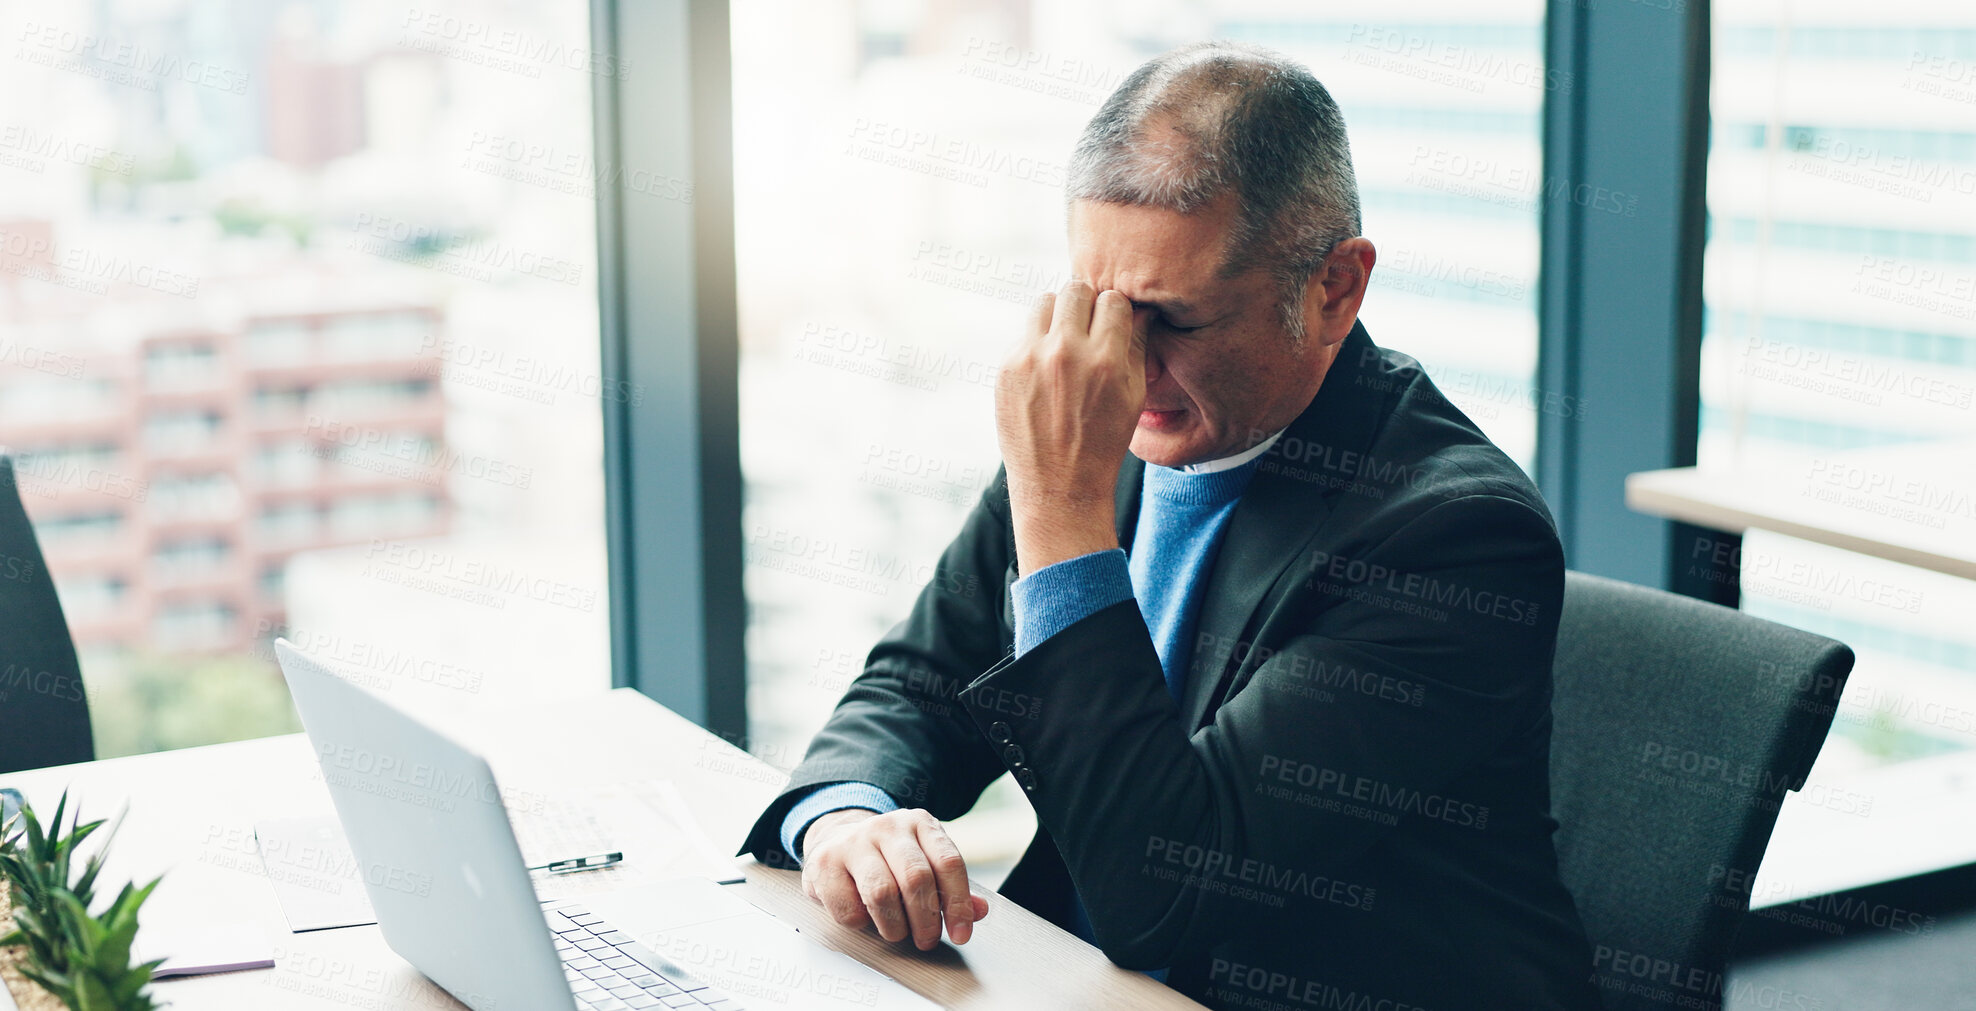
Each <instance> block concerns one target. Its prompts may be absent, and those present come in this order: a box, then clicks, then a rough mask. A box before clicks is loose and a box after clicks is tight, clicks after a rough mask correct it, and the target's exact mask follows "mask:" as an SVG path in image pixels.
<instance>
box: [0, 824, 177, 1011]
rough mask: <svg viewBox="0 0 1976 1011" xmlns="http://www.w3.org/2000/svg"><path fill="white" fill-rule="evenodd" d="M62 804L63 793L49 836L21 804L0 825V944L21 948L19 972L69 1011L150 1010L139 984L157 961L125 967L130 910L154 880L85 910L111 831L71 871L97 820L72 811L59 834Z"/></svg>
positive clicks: (132, 929)
mask: <svg viewBox="0 0 1976 1011" xmlns="http://www.w3.org/2000/svg"><path fill="white" fill-rule="evenodd" d="M68 803H69V798H68V794H67V793H64V794H63V795H62V799H61V802H60V803H58V804H56V805H55V817H54V820H53V821H52V822H50V824H49V829H50V831H44V830H43V828H42V825H41V821H40V819H39V818H38V817H36V815H35V813H34V810H33V809H32V808H31V807H29V806H26V805H23V806H22V807H21V809H20V812H19V814H18V815H17V816H16V818H15V819H14V821H13V822H11V823H9V824H8V825H6V826H0V878H5V880H6V882H7V884H8V886H9V890H10V893H11V894H10V898H11V900H12V905H13V921H14V929H13V930H12V931H10V932H9V933H7V934H6V936H4V937H0V947H10V946H18V947H23V948H25V950H26V958H24V959H22V960H21V961H20V963H19V965H18V966H17V968H18V969H19V971H20V973H21V975H22V976H24V977H26V978H27V979H29V980H32V981H33V982H34V983H36V984H37V985H39V986H40V987H41V988H42V989H44V990H47V991H48V992H49V993H51V994H53V995H54V996H55V997H57V998H59V999H60V1000H61V1002H62V1003H63V1004H66V1005H67V1006H68V1007H69V1008H70V1009H71V1011H152V1009H154V1008H156V1007H157V1005H156V1004H155V1003H153V1002H152V1000H151V997H150V995H149V994H148V993H147V992H146V991H145V987H146V986H148V985H149V984H150V982H151V972H152V970H153V969H156V968H157V967H158V964H159V961H162V959H161V960H159V961H152V962H145V963H142V964H139V965H132V964H130V947H131V942H132V941H134V940H135V939H136V937H137V911H138V907H140V906H142V905H143V904H144V900H145V899H147V898H149V897H150V895H151V890H152V889H154V888H156V887H157V886H158V882H157V880H155V879H154V880H153V881H152V882H151V883H150V884H147V885H144V886H142V887H138V886H136V885H125V886H123V888H122V889H121V890H119V891H118V892H117V897H116V898H115V899H113V900H111V902H110V905H109V907H108V908H106V909H104V910H103V911H102V912H101V913H97V914H92V913H90V911H89V907H90V904H91V903H92V902H93V901H94V899H95V888H96V879H97V876H98V875H99V874H100V873H101V872H102V869H103V860H104V858H105V856H106V855H107V854H108V852H109V848H110V839H111V837H113V836H114V835H115V829H114V828H112V829H111V830H110V832H108V833H106V834H105V836H104V839H103V844H102V845H101V846H99V847H97V849H96V852H95V853H94V854H93V855H91V856H90V857H89V859H88V860H87V861H85V862H84V863H83V865H82V867H81V868H80V872H79V873H73V874H72V872H73V871H75V867H74V858H75V853H76V849H77V847H78V846H80V845H81V843H82V842H83V840H85V839H87V838H89V836H90V835H91V834H93V833H94V832H96V831H97V830H98V829H100V828H102V827H103V822H102V821H101V820H97V821H92V822H87V823H84V822H83V821H82V816H81V813H80V812H77V813H76V814H75V815H74V816H73V817H72V818H71V819H70V822H69V829H68V831H67V832H64V831H63V830H62V824H63V816H64V814H65V813H67V809H68Z"/></svg>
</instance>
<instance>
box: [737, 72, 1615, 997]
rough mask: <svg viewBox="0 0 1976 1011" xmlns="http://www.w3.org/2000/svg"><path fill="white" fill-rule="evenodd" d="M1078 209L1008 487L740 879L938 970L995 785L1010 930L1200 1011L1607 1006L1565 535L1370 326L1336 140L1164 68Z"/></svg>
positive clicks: (1310, 118) (1024, 394) (1093, 165)
mask: <svg viewBox="0 0 1976 1011" xmlns="http://www.w3.org/2000/svg"><path fill="white" fill-rule="evenodd" d="M1069 175H1070V178H1069V239H1070V257H1071V266H1072V272H1073V276H1074V277H1075V278H1076V280H1074V281H1072V282H1071V283H1069V284H1067V285H1065V286H1064V288H1063V289H1062V290H1061V291H1059V292H1056V293H1055V294H1054V295H1052V296H1048V297H1045V298H1044V299H1043V300H1042V301H1041V303H1040V305H1039V306H1038V307H1037V309H1036V311H1035V312H1034V314H1033V316H1032V317H1031V318H1030V319H1029V320H1028V325H1027V329H1026V332H1024V333H1023V334H1021V335H1020V340H1019V341H1018V346H1017V348H1016V350H1015V351H1014V352H1013V354H1012V355H1011V356H1010V358H1009V360H1008V362H1007V363H1006V365H1005V367H1004V369H1003V372H1002V374H1001V379H1000V381H999V384H998V386H997V389H996V396H995V409H996V425H997V430H998V433H999V438H1000V445H1001V452H1002V461H1003V467H1002V469H1001V471H1000V472H999V473H998V474H997V476H996V479H995V480H994V482H993V483H992V484H991V485H990V487H989V488H988V489H987V490H986V491H985V493H984V494H983V495H982V498H981V501H980V502H979V504H978V505H976V507H975V508H974V510H973V512H972V513H971V514H970V515H969V516H968V518H967V521H966V523H965V525H964V526H963V527H962V529H961V532H960V534H959V536H957V537H956V538H955V539H954V541H953V543H952V544H951V545H950V546H949V547H948V548H947V550H946V552H945V554H944V555H943V556H942V558H941V560H940V562H939V565H938V568H937V570H936V572H935V574H934V577H933V579H932V580H931V582H930V583H929V584H928V586H927V587H926V588H925V590H924V591H922V593H921V594H920V596H919V598H918V600H917V602H916V603H915V605H914V607H913V610H912V613H911V614H910V615H908V616H907V618H906V619H905V621H904V622H902V623H901V624H899V625H898V626H897V627H895V628H894V629H892V631H891V632H890V633H888V634H887V635H886V636H885V637H884V638H883V639H882V640H881V641H880V642H879V643H878V644H877V645H876V646H875V647H874V648H873V649H872V651H871V654H870V656H869V658H868V659H867V661H866V664H865V670H864V673H863V674H862V675H861V676H860V677H859V678H858V679H857V681H856V682H855V683H853V684H852V686H851V687H850V689H849V690H848V691H847V692H846V693H845V695H844V698H843V700H842V701H841V702H839V704H838V706H837V708H836V710H835V711H834V712H833V714H832V715H831V717H830V719H829V721H828V723H827V724H826V725H825V726H824V728H823V729H822V730H821V731H820V732H819V733H818V734H817V737H816V739H815V741H814V742H813V743H812V744H811V746H810V749H809V752H808V754H807V755H806V757H805V758H804V760H803V762H802V764H800V765H799V766H798V767H797V768H796V770H795V771H794V773H793V774H792V776H791V777H790V782H789V786H788V789H787V791H786V792H784V793H783V794H782V796H781V797H779V798H778V799H777V800H776V801H775V802H774V803H773V804H771V805H770V806H769V808H768V810H767V811H766V812H764V813H763V815H762V817H761V819H760V820H759V821H758V822H757V823H756V825H755V827H754V829H753V830H752V832H751V833H750V836H749V838H748V840H747V842H746V845H745V849H746V850H747V851H750V852H753V853H754V854H755V855H756V856H757V857H758V858H760V859H762V860H764V861H766V862H769V863H773V864H779V865H782V866H796V865H800V866H801V867H802V870H803V887H804V890H805V891H806V892H807V893H808V894H809V895H810V896H812V897H814V898H815V899H816V900H818V901H819V902H821V903H823V904H824V905H825V906H826V907H827V908H828V909H829V910H830V912H831V913H832V914H833V915H834V916H835V918H836V919H837V920H838V921H839V922H842V923H846V924H865V923H869V924H871V925H873V926H874V927H875V928H876V930H877V931H878V933H879V934H880V935H881V936H883V937H885V938H887V939H888V940H892V941H903V940H904V939H906V938H908V937H910V938H912V939H913V941H914V942H915V943H916V944H917V945H918V946H919V947H920V948H930V947H932V946H933V945H935V944H937V943H938V941H939V938H940V933H941V930H942V928H943V927H944V928H945V930H946V932H947V935H948V937H949V938H950V939H951V940H952V941H953V942H954V943H956V944H960V943H965V942H966V941H967V940H968V938H969V937H970V936H971V934H972V932H973V930H974V929H975V921H977V920H980V919H982V918H983V917H984V916H985V915H986V913H987V908H988V907H987V903H986V900H985V899H983V898H980V897H977V896H972V895H970V894H969V892H968V888H967V881H966V868H965V865H964V863H963V861H962V858H961V855H960V853H959V851H958V850H957V849H956V848H955V846H954V844H953V842H952V841H951V840H950V839H949V838H948V837H947V835H946V833H945V832H944V831H943V829H942V828H941V820H942V819H948V818H953V817H956V816H958V815H960V814H962V813H963V812H965V811H967V810H968V808H969V807H971V806H972V805H973V804H974V802H975V800H976V798H977V797H978V796H979V795H980V792H981V791H982V789H984V788H985V787H986V786H987V785H988V784H989V782H991V781H992V780H994V779H995V778H996V777H998V776H1000V775H1002V774H1003V773H1004V772H1007V773H1010V774H1012V775H1013V776H1014V778H1015V781H1016V782H1017V783H1018V784H1020V786H1021V788H1022V790H1023V791H1024V793H1025V794H1026V796H1027V797H1028V799H1029V801H1030V803H1031V804H1032V805H1033V806H1034V807H1035V809H1036V815H1037V820H1038V822H1039V824H1040V829H1039V831H1038V832H1037V835H1036V838H1035V840H1034V841H1033V842H1032V843H1031V845H1030V847H1029V849H1028V851H1027V852H1026V853H1025V854H1024V856H1023V857H1022V860H1021V862H1020V863H1018V864H1017V866H1016V867H1015V869H1014V870H1013V871H1012V872H1011V873H1010V874H1009V876H1008V879H1007V881H1006V882H1005V883H1004V885H1003V886H1002V889H1001V892H1002V894H1003V895H1004V896H1006V897H1007V898H1009V899H1011V900H1013V901H1015V902H1018V903H1020V904H1022V905H1023V906H1025V907H1027V908H1029V909H1031V910H1033V911H1035V912H1036V913H1038V914H1040V915H1042V916H1045V917H1047V918H1049V919H1050V920H1052V921H1054V922H1055V923H1057V924H1059V925H1060V926H1063V927H1064V928H1065V929H1067V930H1070V931H1072V932H1074V933H1077V934H1079V935H1080V936H1083V937H1085V938H1087V939H1089V940H1091V941H1093V942H1094V943H1095V944H1097V945H1098V946H1099V947H1100V948H1102V949H1103V951H1104V952H1105V954H1106V955H1107V956H1108V957H1110V958H1111V959H1112V960H1113V961H1114V962H1116V963H1118V964H1119V965H1121V966H1125V967H1127V968H1132V969H1140V970H1144V971H1147V972H1150V973H1153V974H1154V975H1156V976H1157V977H1159V978H1161V979H1163V980H1165V981H1166V982H1167V984H1168V985H1170V986H1172V987H1174V988H1175V989H1178V990H1180V991H1181V992H1183V993H1185V994H1187V995H1188V996H1190V997H1193V998H1194V999H1196V1000H1199V1001H1201V1002H1203V1003H1205V1004H1208V1005H1210V1006H1214V1007H1228V1008H1234V1007H1282V1008H1298V1007H1315V1008H1361V1007H1363V1008H1368V1009H1382V1011H1393V1009H1406V1008H1426V1009H1432V1011H1443V1009H1459V1008H1517V1009H1531V1008H1570V1009H1584V1008H1592V1007H1596V1006H1597V997H1596V995H1595V992H1594V991H1593V989H1592V987H1591V984H1590V982H1589V978H1590V975H1591V956H1590V949H1589V945H1588V944H1587V942H1586V939H1585V936H1584V931H1583V928H1582V927H1581V925H1580V923H1579V921H1578V917H1577V913H1576V911H1575V910H1574V908H1573V906H1572V901H1571V897H1570V895H1569V894H1568V893H1567V892H1566V891H1565V890H1564V888H1563V886H1562V885H1561V884H1560V882H1559V879H1558V874H1557V861H1556V857H1555V854H1554V851H1553V848H1552V844H1551V835H1552V832H1553V831H1554V830H1555V828H1556V824H1555V822H1554V821H1552V819H1551V818H1550V815H1549V803H1550V800H1549V779H1548V761H1549V748H1550V726H1551V716H1550V692H1551V682H1550V665H1551V656H1552V651H1553V648H1554V645H1555V639H1556V630H1557V618H1558V607H1559V603H1560V601H1561V598H1562V595H1563V581H1564V570H1563V559H1562V554H1561V551H1560V548H1559V544H1558V539H1557V535H1556V531H1555V529H1554V527H1553V525H1552V522H1551V519H1550V515H1549V513H1548V512H1547V511H1546V509H1545V507H1544V504H1543V502H1542V500H1541V498H1540V497H1539V496H1538V494H1537V491H1536V490H1535V489H1534V488H1533V487H1532V486H1531V484H1530V482H1529V480H1528V479H1527V478H1526V477H1525V476H1524V475H1523V473H1522V472H1521V471H1520V470H1519V469H1518V468H1517V467H1516V465H1515V464H1514V463H1512V462H1511V461H1510V460H1509V459H1508V458H1507V457H1505V456H1504V455H1503V454H1502V453H1501V452H1500V451H1499V450H1498V449H1497V448H1496V447H1495V446H1494V445H1492V444H1491V443H1490V442H1489V440H1488V439H1487V438H1486V437H1485V436H1483V434H1482V433H1481V432H1480V431H1479V430H1478V429H1477V428H1476V427H1475V425H1474V424H1473V423H1471V422H1470V421H1469V419H1468V418H1467V417H1465V416H1463V414H1462V413H1461V412H1460V411H1459V410H1458V409H1456V408H1455V407H1454V406H1452V405H1451V404H1450V403H1449V402H1448V401H1447V399H1446V398H1445V397H1443V396H1442V395H1441V394H1440V393H1439V392H1438V391H1437V390H1436V389H1435V387H1434V384H1433V383H1432V381H1430V380H1429V378H1428V377H1427V376H1426V375H1425V374H1424V373H1423V372H1422V371H1421V369H1420V367H1419V365H1418V363H1416V362H1415V361H1414V360H1413V359H1411V358H1409V357H1407V356H1405V355H1403V354H1399V353H1397V352H1394V351H1389V350H1385V349H1382V348H1380V347H1378V346H1377V345H1375V344H1374V343H1373V342H1372V338H1371V336H1370V335H1369V334H1368V333H1367V331H1366V329H1365V328H1364V326H1363V325H1361V323H1360V322H1359V320H1358V309H1359V305H1360V302H1361V300H1362V299H1363V297H1364V295H1365V291H1366V285H1367V283H1368V281H1369V279H1370V277H1371V274H1372V268H1373V264H1374V261H1375V253H1374V249H1373V246H1372V244H1371V243H1370V242H1369V241H1367V240H1366V239H1365V238H1363V237H1361V236H1360V235H1359V231H1360V224H1359V213H1358V192H1357V184H1356V182H1355V179H1354V176H1353V173H1352V167H1351V158H1350V152H1349V150H1348V147H1347V144H1346V137H1345V129H1344V124H1343V122H1342V120H1341V118H1340V116H1339V113H1338V110H1337V107H1336V105H1335V104H1333V102H1332V100H1331V98H1330V96H1329V95H1328V94H1327V93H1326V92H1325V90H1324V88H1323V87H1322V86H1320V85H1319V84H1318V82H1317V81H1316V80H1315V79H1313V78H1312V77H1311V76H1310V74H1309V73H1308V72H1307V71H1305V70H1303V69H1302V68H1301V67H1299V66H1298V65H1296V64H1294V63H1291V62H1289V61H1286V60H1284V59H1282V58H1280V57H1277V56H1274V55H1273V54H1270V53H1267V52H1265V51H1261V50H1255V49H1250V48H1247V47H1240V46H1233V45H1227V44H1204V45H1199V46H1193V47H1188V48H1185V49H1181V50H1176V51H1174V52H1170V53H1167V54H1165V55H1162V56H1160V57H1157V58H1155V59H1153V60H1152V61H1150V62H1149V63H1147V64H1146V65H1145V66H1143V67H1141V68H1139V69H1138V70H1137V71H1136V72H1135V73H1133V74H1132V75H1131V76H1130V77H1129V78H1127V79H1126V80H1125V81H1124V82H1123V83H1122V84H1121V85H1120V86H1119V88H1118V90H1117V91H1116V92H1115V93H1114V94H1113V95H1111V96H1110V98H1109V99H1108V100H1107V101H1106V102H1105V104H1104V106H1103V107H1102V108H1101V109H1100V110H1099V112H1098V113H1097V115H1096V116H1095V117H1094V118H1093V119H1092V121H1091V123H1090V125H1089V126H1088V127H1087V128H1086V129H1085V132H1084V134H1083V136H1082V138H1081V139H1080V140H1079V142H1078V145H1077V148H1076V150H1075V153H1074V155H1073V158H1072V162H1071V171H1070V174H1069ZM974 588H980V589H979V592H969V591H970V590H972V589H974ZM989 929H992V928H989Z"/></svg>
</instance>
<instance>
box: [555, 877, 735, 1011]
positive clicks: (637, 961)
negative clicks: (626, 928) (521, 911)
mask: <svg viewBox="0 0 1976 1011" xmlns="http://www.w3.org/2000/svg"><path fill="white" fill-rule="evenodd" d="M542 916H543V918H544V919H546V920H548V921H549V930H550V932H551V933H553V934H555V935H556V954H557V955H559V956H561V957H562V960H563V975H565V976H568V977H569V985H570V992H571V993H574V994H575V995H576V1006H577V1008H578V1009H579V1011H627V1009H629V1011H645V1009H647V1008H661V1009H664V1008H686V1009H687V1011H700V1009H705V1008H715V1009H718V1011H741V1008H742V1006H741V1004H740V1003H738V1002H737V1001H735V1000H734V999H733V998H732V997H729V996H728V995H726V994H724V993H722V992H720V991H719V990H716V989H714V988H713V987H710V986H708V985H707V984H705V983H702V982H700V981H699V980H697V979H694V978H693V976H692V974H690V973H688V972H687V971H686V970H684V969H681V968H680V967H679V966H677V965H674V964H673V963H672V962H671V961H669V960H667V959H664V958H660V957H659V956H658V955H656V954H654V953H653V952H652V951H651V950H650V949H648V948H646V947H645V946H644V945H642V944H639V943H638V942H637V941H634V940H632V938H631V935H630V934H626V933H624V932H622V931H620V930H616V929H614V928H613V927H612V926H611V925H610V924H608V923H606V922H604V918H603V917H601V916H598V915H596V914H594V913H592V912H590V911H589V910H587V909H585V908H583V907H582V906H580V905H576V904H574V903H562V904H558V905H556V906H553V907H550V908H546V909H544V910H542Z"/></svg>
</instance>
